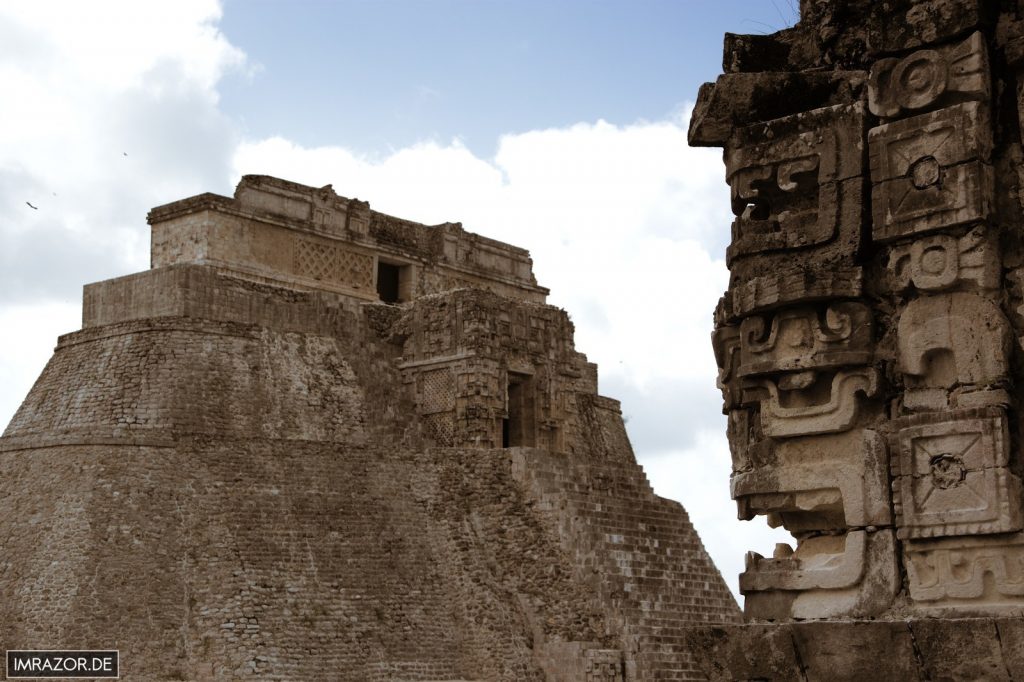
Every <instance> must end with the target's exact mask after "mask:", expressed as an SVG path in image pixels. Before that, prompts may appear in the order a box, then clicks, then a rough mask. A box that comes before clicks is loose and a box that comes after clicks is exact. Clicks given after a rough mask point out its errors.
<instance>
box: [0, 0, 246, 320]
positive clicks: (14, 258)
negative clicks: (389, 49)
mask: <svg viewBox="0 0 1024 682" xmlns="http://www.w3.org/2000/svg"><path fill="white" fill-rule="evenodd" d="M219 18H220V8H219V5H218V4H217V3H216V2H214V1H212V0H209V1H199V0H195V1H190V2H176V3H173V4H167V3H162V4H161V3H141V2H135V1H134V0H124V1H121V2H107V3H99V4H97V3H81V2H67V3H52V2H22V3H5V4H3V5H0V92H3V93H4V106H3V107H0V239H2V240H3V243H4V246H5V248H4V249H3V251H2V252H0V302H2V301H10V300H26V299H27V298H29V297H33V296H36V297H50V298H54V297H56V298H64V299H74V298H77V296H78V291H79V287H80V286H81V284H82V282H83V281H91V280H95V279H100V278H104V277H109V276H113V275H115V274H122V273H124V272H125V271H131V270H137V269H141V268H144V267H145V266H146V263H147V262H148V253H147V251H148V231H147V230H146V229H145V222H144V217H145V214H146V211H148V210H149V208H151V207H152V206H154V205H157V204H160V203H165V202H167V201H170V200H173V199H176V198H180V197H181V196H185V195H188V194H191V193H195V192H198V191H201V190H203V189H209V188H210V187H211V186H215V187H217V188H221V189H224V188H226V185H227V175H228V173H227V169H226V163H227V160H228V158H229V157H230V153H231V149H232V148H233V147H234V144H235V141H236V138H235V132H234V127H233V125H232V123H231V122H230V121H229V120H228V119H227V118H226V117H225V116H224V115H223V114H222V113H221V112H220V111H219V109H218V108H217V91H216V87H215V86H216V83H217V80H218V79H219V78H220V77H221V76H222V75H223V74H224V73H225V72H226V70H228V69H232V68H237V67H239V66H241V65H242V63H243V61H244V57H243V55H242V53H241V52H240V51H239V50H238V49H237V48H234V47H232V46H231V45H230V44H229V43H228V41H227V40H226V39H225V38H224V37H223V36H222V35H220V34H219V33H218V31H217V29H216V22H217V20H218V19H219ZM26 202H29V203H31V204H32V205H33V206H35V207H37V208H36V209H32V208H30V207H29V206H28V205H27V204H26ZM54 264H56V265H57V267H54ZM41 267H42V268H45V271H46V273H47V276H46V277H40V275H39V271H38V269H39V268H41Z"/></svg>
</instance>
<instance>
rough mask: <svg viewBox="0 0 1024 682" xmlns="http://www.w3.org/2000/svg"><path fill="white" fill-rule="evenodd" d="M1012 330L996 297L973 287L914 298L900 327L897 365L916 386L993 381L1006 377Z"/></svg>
mask: <svg viewBox="0 0 1024 682" xmlns="http://www.w3.org/2000/svg"><path fill="white" fill-rule="evenodd" d="M1011 341H1012V334H1011V331H1010V324H1009V322H1008V321H1007V319H1006V316H1005V315H1004V314H1003V312H1002V311H1001V310H1000V309H999V307H998V306H996V304H994V303H992V301H990V300H988V299H987V298H984V297H982V296H979V295H978V294H970V293H962V292H956V293H950V294H940V295H937V296H924V297H921V298H917V299H914V300H913V301H911V302H910V304H908V305H907V307H906V309H905V310H904V311H903V314H902V315H901V316H900V320H899V326H898V330H897V342H898V346H899V371H900V372H902V373H903V374H904V375H905V376H906V377H907V383H908V386H910V387H912V388H918V387H928V388H952V387H953V386H954V385H975V386H980V387H985V386H991V385H993V384H996V383H998V382H1000V381H1002V380H1004V379H1005V378H1006V377H1007V373H1008V371H1009V357H1010V355H1009V353H1010V344H1011Z"/></svg>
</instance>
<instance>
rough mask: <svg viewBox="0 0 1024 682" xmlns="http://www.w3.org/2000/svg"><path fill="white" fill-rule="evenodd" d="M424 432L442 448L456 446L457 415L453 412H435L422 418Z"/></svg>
mask: <svg viewBox="0 0 1024 682" xmlns="http://www.w3.org/2000/svg"><path fill="white" fill-rule="evenodd" d="M420 421H421V423H422V424H423V428H424V431H426V433H427V435H428V436H429V437H430V438H431V439H432V440H433V441H434V445H436V446H437V447H442V448H450V447H454V446H455V415H454V414H452V413H451V412H435V413H434V414H426V415H423V416H422V417H420Z"/></svg>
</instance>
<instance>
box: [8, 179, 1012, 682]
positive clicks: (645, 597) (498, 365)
mask: <svg viewBox="0 0 1024 682" xmlns="http://www.w3.org/2000/svg"><path fill="white" fill-rule="evenodd" d="M149 223H150V225H151V226H152V268H151V269H150V270H149V271H146V272H143V273H139V274H135V275H130V276H127V277H121V278H118V279H113V280H109V281H105V282H99V283H96V284H91V285H88V286H86V288H85V295H84V306H83V324H82V329H81V330H80V331H77V332H74V333H71V334H67V335H65V336H62V337H61V338H60V340H59V342H58V344H57V348H56V350H55V352H54V354H53V357H52V359H51V360H50V362H49V364H48V365H47V366H46V368H45V370H44V371H43V373H42V375H41V376H40V377H39V379H38V381H37V382H36V384H35V385H34V387H33V388H32V390H31V392H30V393H29V395H28V397H27V398H26V399H25V401H24V403H23V404H22V406H21V408H20V409H19V410H18V412H17V413H16V414H15V416H14V418H13V420H12V421H11V423H10V425H9V426H8V427H7V429H6V431H5V432H4V434H3V437H2V438H0V499H2V500H3V507H2V509H0V543H2V545H0V546H2V548H3V552H2V554H0V648H2V649H52V648H61V647H63V648H75V649H85V648H94V649H109V648H117V649H119V650H120V653H121V671H122V678H123V679H127V680H147V681H149V680H234V679H245V680H249V679H258V680H353V681H358V682H365V681H373V680H380V681H384V680H435V681H439V680H463V681H466V680H510V681H511V680H515V681H520V680H552V681H565V682H569V681H572V682H576V681H580V682H625V681H627V680H628V681H648V680H690V679H702V678H703V677H704V673H702V672H701V671H700V669H699V667H698V662H697V659H696V657H695V655H694V652H693V651H691V649H690V648H689V645H688V644H687V639H686V633H687V631H688V628H690V627H692V626H695V625H701V624H711V623H719V624H727V623H738V622H739V621H740V612H739V610H738V608H737V607H736V603H735V601H734V599H733V598H732V595H731V594H730V593H729V591H728V589H727V588H726V586H725V583H724V582H723V581H722V579H721V576H720V575H719V573H718V570H717V569H716V568H715V567H714V565H713V564H712V563H711V561H710V559H709V558H708V556H707V554H706V553H705V551H704V548H703V546H702V545H701V542H700V539H699V538H698V537H697V534H696V532H695V531H694V529H693V527H692V526H691V525H690V522H689V520H688V518H687V515H686V512H685V511H684V510H683V508H682V507H681V506H680V505H679V504H678V503H675V502H672V501H669V500H665V499H662V498H660V497H658V496H656V495H655V494H654V493H653V491H652V490H651V487H650V485H649V484H648V482H647V479H646V477H645V476H644V473H643V471H642V469H641V468H640V467H639V466H638V465H637V463H636V460H635V458H634V456H633V452H632V449H631V447H630V444H629V439H628V437H627V435H626V431H625V428H624V424H623V420H622V416H621V413H620V410H619V405H618V403H617V402H616V401H615V400H612V399H610V398H606V397H602V396H600V395H599V394H598V385H597V368H596V367H595V365H594V364H592V363H590V362H588V361H587V359H586V357H585V356H584V355H583V354H581V353H580V352H578V351H577V350H576V349H575V347H574V343H573V325H572V322H571V321H570V319H569V317H568V315H567V314H566V313H565V312H564V311H562V310H560V309H558V308H555V307H553V306H550V305H547V304H546V303H545V300H546V296H547V293H548V292H547V290H546V289H544V288H543V287H541V286H538V284H537V283H536V281H535V279H534V276H533V272H532V263H531V260H530V257H529V254H528V252H526V251H525V250H523V249H519V248H516V247H513V246H509V245H507V244H503V243H500V242H496V241H494V240H491V239H487V238H484V237H481V236H478V235H475V234H471V233H469V232H466V231H465V230H463V229H462V227H461V226H460V225H458V224H451V223H447V224H443V225H435V226H426V225H421V224H418V223H414V222H411V221H407V220H401V219H398V218H394V217H391V216H387V215H384V214H382V213H378V212H375V211H372V210H370V207H369V205H368V204H367V203H365V202H361V201H357V200H354V199H346V198H344V197H341V196H339V195H337V194H336V193H335V192H334V191H333V190H332V188H331V187H330V186H327V187H323V188H313V187H307V186H303V185H298V184H294V183H291V182H286V181H283V180H278V179H275V178H270V177H263V176H246V177H244V178H243V179H242V181H241V182H240V183H239V185H238V187H237V190H236V192H235V195H234V197H224V196H218V195H214V194H203V195H200V196H196V197H192V198H190V199H185V200H183V201H178V202H175V203H172V204H169V205H166V206H161V207H158V208H155V209H153V211H152V212H151V213H150V214H149ZM964 295H967V294H964ZM972 295H973V294H972ZM837 310H839V311H840V313H842V312H843V311H846V310H847V308H840V309H837ZM829 319H831V318H829ZM839 325H840V323H839V322H836V324H835V325H833V326H834V327H836V329H837V330H836V331H835V332H833V336H838V335H839V334H840V332H839V331H838V327H839ZM857 333H858V334H861V332H860V331H859V330H858V332H857ZM858 338H860V337H859V336H858ZM862 345H867V342H865V344H862ZM865 352H867V351H865ZM865 364H867V361H865ZM762 374H763V373H762ZM768 376H771V375H770V374H769V375H768ZM858 376H860V375H859V374H855V373H851V377H852V380H857V377H858ZM975 409H982V408H975ZM993 414H994V413H993ZM975 420H976V423H978V424H989V423H995V422H997V421H998V417H996V416H989V413H988V412H983V413H982V412H979V413H978V416H977V417H976V418H975ZM986 420H988V421H986ZM780 423H783V424H788V423H790V422H785V420H783V422H780ZM783 428H791V427H788V426H783ZM925 428H927V427H925ZM1004 435H1005V434H1004ZM1000 443H1002V444H1005V438H1004V440H1003V441H1000ZM1000 480H1001V479H1000ZM1007 480H1015V479H1007ZM865 513H873V512H872V510H865ZM876 535H877V534H876ZM872 542H873V541H872ZM873 546H874V545H872V547H873ZM890 551H891V545H890ZM986 551H987V550H986Z"/></svg>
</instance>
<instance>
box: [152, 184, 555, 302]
mask: <svg viewBox="0 0 1024 682" xmlns="http://www.w3.org/2000/svg"><path fill="white" fill-rule="evenodd" d="M149 222H150V225H151V226H152V249H151V264H152V266H153V267H154V268H159V267H163V266H167V265H174V264H180V263H209V264H213V265H217V266H218V267H220V268H222V269H225V268H226V269H230V270H232V271H234V272H235V273H236V274H237V275H239V276H244V277H246V278H248V279H253V280H255V281H260V282H262V281H267V280H268V279H269V280H273V281H277V282H287V283H288V284H289V285H290V286H293V287H298V288H306V289H317V290H331V291H337V292H340V293H343V294H345V295H347V296H351V297H355V298H358V299H362V300H367V301H377V300H379V298H378V291H377V282H378V267H379V264H381V263H384V264H388V265H391V266H396V267H399V268H401V269H402V275H401V282H400V290H401V292H402V296H401V300H403V301H410V300H412V299H413V298H416V297H418V296H422V295H425V294H430V293H439V292H443V291H448V290H451V289H454V288H457V287H460V286H473V287H477V288H483V289H488V290H491V291H494V292H495V293H498V294H501V295H503V296H507V297H509V298H516V299H522V300H528V301H533V302H537V303H543V302H544V300H545V298H546V296H547V293H548V292H547V289H545V288H544V287H541V286H538V285H537V281H536V279H535V278H534V276H533V262H532V261H531V259H530V254H529V252H528V251H526V250H525V249H521V248H519V247H516V246H512V245H510V244H505V243H502V242H499V241H496V240H493V239H488V238H487V237H482V236H480V235H476V234H472V233H469V232H466V231H465V230H463V229H462V226H461V225H460V224H458V223H444V224H441V225H435V226H427V225H423V224H421V223H416V222H413V221H411V220H404V219H401V218H395V217H393V216H389V215H386V214H383V213H378V212H376V211H371V210H370V208H369V204H367V203H366V202H361V201H358V200H356V199H346V198H345V197H341V196H338V195H337V194H336V193H335V192H334V190H333V189H332V188H331V186H330V185H328V186H326V187H321V188H314V187H307V186H305V185H299V184H297V183H293V182H288V181H286V180H280V179H278V178H272V177H268V176H258V175H249V176H244V177H243V178H242V180H241V181H240V182H239V184H238V186H237V188H236V190H235V196H234V198H229V197H224V196H219V195H216V194H209V193H207V194H200V195H198V196H195V197H190V198H188V199H183V200H180V201H176V202H173V203H171V204H167V205H164V206H158V207H157V208H154V209H153V210H152V211H150V213H149Z"/></svg>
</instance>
